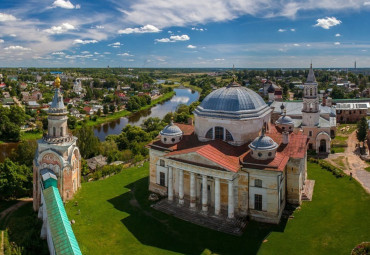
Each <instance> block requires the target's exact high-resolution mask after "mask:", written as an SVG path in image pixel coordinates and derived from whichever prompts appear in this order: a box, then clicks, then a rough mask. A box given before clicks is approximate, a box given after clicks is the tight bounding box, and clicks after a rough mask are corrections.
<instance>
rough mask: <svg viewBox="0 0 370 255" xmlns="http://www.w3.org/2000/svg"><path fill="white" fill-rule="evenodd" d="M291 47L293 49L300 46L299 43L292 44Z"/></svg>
mask: <svg viewBox="0 0 370 255" xmlns="http://www.w3.org/2000/svg"><path fill="white" fill-rule="evenodd" d="M293 46H294V47H299V46H301V45H299V43H294V44H293Z"/></svg>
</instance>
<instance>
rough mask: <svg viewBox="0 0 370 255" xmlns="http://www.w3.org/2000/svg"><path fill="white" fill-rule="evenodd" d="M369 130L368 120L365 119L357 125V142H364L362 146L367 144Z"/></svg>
mask: <svg viewBox="0 0 370 255" xmlns="http://www.w3.org/2000/svg"><path fill="white" fill-rule="evenodd" d="M367 130H368V124H367V121H366V118H365V117H363V118H362V119H361V120H360V121H359V122H358V123H357V133H356V136H357V140H358V141H359V142H362V144H363V143H364V142H365V140H366V136H367Z"/></svg>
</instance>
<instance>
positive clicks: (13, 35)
mask: <svg viewBox="0 0 370 255" xmlns="http://www.w3.org/2000/svg"><path fill="white" fill-rule="evenodd" d="M9 36H11V37H17V35H16V34H10V35H9Z"/></svg>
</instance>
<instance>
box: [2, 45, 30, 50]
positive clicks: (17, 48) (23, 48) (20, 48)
mask: <svg viewBox="0 0 370 255" xmlns="http://www.w3.org/2000/svg"><path fill="white" fill-rule="evenodd" d="M4 50H18V51H28V50H31V49H30V48H25V47H23V46H19V45H11V46H9V47H6V48H4Z"/></svg>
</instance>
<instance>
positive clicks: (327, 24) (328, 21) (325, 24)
mask: <svg viewBox="0 0 370 255" xmlns="http://www.w3.org/2000/svg"><path fill="white" fill-rule="evenodd" d="M341 23H342V21H340V20H338V19H337V18H335V17H326V18H324V19H318V20H317V24H316V25H314V26H315V27H322V28H324V29H330V28H331V27H333V26H336V25H339V24H341Z"/></svg>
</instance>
